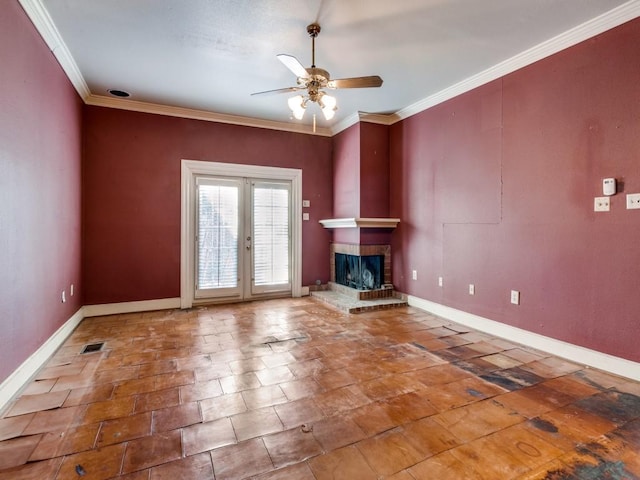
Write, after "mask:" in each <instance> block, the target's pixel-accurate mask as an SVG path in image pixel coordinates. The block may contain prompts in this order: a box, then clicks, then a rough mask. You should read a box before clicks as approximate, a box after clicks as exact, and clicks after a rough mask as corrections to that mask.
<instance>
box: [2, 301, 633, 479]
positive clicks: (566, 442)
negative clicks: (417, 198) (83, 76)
mask: <svg viewBox="0 0 640 480" xmlns="http://www.w3.org/2000/svg"><path fill="white" fill-rule="evenodd" d="M95 342H105V345H104V348H103V350H102V351H99V352H94V353H88V354H80V351H81V349H82V348H83V347H84V345H86V344H91V343H95ZM0 440H1V441H0V479H2V480H4V479H38V480H45V479H79V478H83V479H109V478H122V479H128V480H141V479H144V480H156V479H172V480H174V479H199V480H201V479H205V480H206V479H217V480H222V479H242V478H255V479H260V480H267V479H269V480H274V479H280V480H282V479H292V480H307V479H309V480H312V479H315V480H324V479H349V480H358V479H394V480H415V479H438V480H445V479H456V480H458V479H492V480H495V479H529V480H534V479H539V480H542V479H547V480H561V479H563V480H569V479H571V480H576V479H617V480H622V479H635V478H640V454H639V453H638V452H639V451H640V384H639V383H637V382H632V381H629V380H625V379H623V378H619V377H615V376H612V375H608V374H605V373H602V372H599V371H596V370H593V369H587V368H584V367H582V366H581V365H577V364H574V363H570V362H567V361H565V360H562V359H560V358H557V357H553V356H549V355H546V354H543V353H540V352H536V351H533V350H530V349H527V348H524V347H521V346H518V345H515V344H512V343H510V342H507V341H504V340H501V339H497V338H492V337H490V336H488V335H485V334H482V333H479V332H475V331H470V330H469V329H467V328H465V327H462V326H459V325H455V324H452V323H450V322H448V321H445V320H442V319H440V318H437V317H434V316H432V315H430V314H428V313H425V312H423V311H420V310H417V309H413V308H409V307H404V308H400V309H395V310H383V311H378V312H368V313H364V314H359V315H347V314H343V313H340V312H338V311H336V310H332V309H331V308H330V307H327V306H326V305H324V304H321V303H319V302H317V301H314V300H313V299H310V298H304V299H288V300H272V301H267V302H255V303H249V304H244V305H235V306H228V305H227V306H216V307H206V308H205V307H203V308H196V309H192V310H189V311H161V312H150V313H140V314H127V315H115V316H108V317H100V318H90V319H86V320H85V321H84V322H83V323H82V324H81V325H80V326H79V327H78V328H77V329H76V331H75V332H74V333H73V334H72V335H71V336H70V338H69V339H68V340H67V341H66V342H65V344H64V345H63V346H62V347H61V349H60V350H59V351H58V352H57V353H56V354H55V356H54V357H53V358H52V359H51V360H50V361H49V362H48V364H47V365H46V366H45V367H44V368H43V369H42V370H41V371H40V372H39V374H38V375H37V377H36V378H35V380H34V381H32V382H31V383H30V384H29V385H28V386H27V387H26V389H25V390H24V392H23V393H22V395H21V396H20V397H19V398H17V399H16V400H15V401H14V402H13V403H12V405H10V406H9V407H8V408H7V409H6V410H5V412H4V415H3V418H1V419H0Z"/></svg>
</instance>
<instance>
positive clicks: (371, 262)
mask: <svg viewBox="0 0 640 480" xmlns="http://www.w3.org/2000/svg"><path fill="white" fill-rule="evenodd" d="M331 281H332V282H333V283H337V284H339V285H344V286H347V287H350V288H353V289H356V290H380V289H388V288H390V287H391V246H389V245H353V244H346V243H333V244H331Z"/></svg>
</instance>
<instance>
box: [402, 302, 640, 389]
mask: <svg viewBox="0 0 640 480" xmlns="http://www.w3.org/2000/svg"><path fill="white" fill-rule="evenodd" d="M407 297H408V301H409V305H411V306H413V307H417V308H419V309H421V310H425V311H427V312H430V313H433V314H434V315H437V316H439V317H442V318H445V319H447V320H450V321H452V322H455V323H459V324H461V325H464V326H466V327H470V328H473V329H475V330H479V331H481V332H485V333H488V334H490V335H494V336H496V337H500V338H504V339H505V340H510V341H512V342H516V343H519V344H521V345H525V346H528V347H531V348H535V349H536V350H540V351H543V352H547V353H550V354H552V355H555V356H558V357H562V358H565V359H567V360H571V361H572V362H576V363H579V364H582V365H588V366H589V367H593V368H597V369H600V370H604V371H607V372H610V373H613V374H615V375H620V376H621V377H626V378H630V379H632V380H636V381H640V363H637V362H632V361H631V360H626V359H624V358H620V357H614V356H613V355H609V354H607V353H602V352H598V351H597V350H591V349H589V348H585V347H581V346H579V345H574V344H572V343H567V342H563V341H562V340H556V339H555V338H551V337H545V336H544V335H540V334H538V333H533V332H529V331H527V330H523V329H521V328H518V327H512V326H511V325H506V324H504V323H500V322H496V321H495V320H489V319H488V318H484V317H480V316H478V315H474V314H472V313H468V312H464V311H462V310H457V309H455V308H452V307H447V306H446V305H441V304H439V303H435V302H431V301H429V300H424V299H422V298H419V297H414V296H412V295H407Z"/></svg>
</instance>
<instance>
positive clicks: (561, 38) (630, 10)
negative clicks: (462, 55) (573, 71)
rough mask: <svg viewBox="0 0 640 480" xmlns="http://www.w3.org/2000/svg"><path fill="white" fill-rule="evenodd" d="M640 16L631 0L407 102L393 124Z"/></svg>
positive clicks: (637, 1)
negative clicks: (436, 90) (414, 101)
mask: <svg viewBox="0 0 640 480" xmlns="http://www.w3.org/2000/svg"><path fill="white" fill-rule="evenodd" d="M639 16H640V0H630V1H628V2H627V3H624V4H622V5H620V6H619V7H616V8H614V9H612V10H610V11H608V12H606V13H603V14H602V15H600V16H598V17H595V18H593V19H591V20H589V21H587V22H585V23H583V24H581V25H578V26H577V27H574V28H572V29H571V30H567V31H566V32H564V33H561V34H560V35H557V36H555V37H553V38H551V39H549V40H547V41H545V42H542V43H540V44H539V45H536V46H535V47H532V48H530V49H528V50H525V51H524V52H522V53H519V54H518V55H515V56H513V57H511V58H509V59H507V60H505V61H503V62H500V63H498V64H497V65H494V66H493V67H491V68H488V69H486V70H484V71H482V72H480V73H478V74H476V75H473V76H471V77H469V78H467V79H465V80H462V81H461V82H458V83H456V84H454V85H452V86H450V87H448V88H445V89H444V90H441V91H439V92H437V93H435V94H433V95H430V96H428V97H427V98H424V99H422V100H420V101H419V102H416V103H414V104H413V105H409V106H408V107H406V108H403V109H401V110H399V111H398V112H397V113H396V114H395V120H394V122H393V123H395V122H398V121H400V120H404V119H405V118H408V117H411V116H413V115H415V114H417V113H420V112H422V111H424V110H427V109H428V108H431V107H433V106H435V105H438V104H440V103H443V102H445V101H447V100H450V99H452V98H454V97H457V96H458V95H461V94H463V93H466V92H468V91H470V90H473V89H474V88H477V87H480V86H482V85H485V84H486V83H489V82H492V81H493V80H497V79H499V78H502V77H504V76H505V75H508V74H510V73H513V72H515V71H516V70H519V69H521V68H523V67H526V66H528V65H531V64H532V63H535V62H537V61H538V60H542V59H543V58H546V57H550V56H551V55H553V54H556V53H558V52H560V51H562V50H565V49H566V48H569V47H572V46H574V45H577V44H578V43H580V42H583V41H585V40H588V39H589V38H592V37H595V36H596V35H600V34H601V33H604V32H606V31H607V30H611V29H612V28H615V27H617V26H619V25H622V24H623V23H626V22H628V21H630V20H633V19H634V18H637V17H639Z"/></svg>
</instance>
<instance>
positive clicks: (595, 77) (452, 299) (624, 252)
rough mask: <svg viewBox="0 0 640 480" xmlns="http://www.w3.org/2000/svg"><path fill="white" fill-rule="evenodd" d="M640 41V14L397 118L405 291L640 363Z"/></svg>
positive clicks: (396, 265) (398, 259) (397, 253)
mask: <svg viewBox="0 0 640 480" xmlns="http://www.w3.org/2000/svg"><path fill="white" fill-rule="evenodd" d="M639 44H640V20H635V21H633V22H629V23H627V24H625V25H623V26H621V27H618V28H616V29H614V30H611V31H609V32H606V33H605V34H602V35H600V36H598V37H595V38H593V39H590V40H589V41H586V42H583V43H581V44H580V45H577V46H575V47H573V48H570V49H567V50H565V51H563V52H561V53H559V54H556V55H554V56H552V57H549V58H547V59H545V60H542V61H540V62H537V63H536V64H534V65H531V66H529V67H527V68H524V69H521V70H519V71H517V72H515V73H513V74H511V75H508V76H506V77H504V78H502V79H500V80H497V81H494V82H492V83H490V84H488V85H485V86H483V87H480V88H478V89H476V90H474V91H472V92H469V93H466V94H464V95H461V96H460V97H457V98H455V99H452V100H450V101H448V102H445V103H444V104H441V105H438V106H436V107H434V108H431V109H429V110H427V111H425V112H422V113H420V114H418V115H415V116H413V117H411V118H409V119H406V120H404V121H402V122H400V123H398V124H395V125H393V126H392V129H391V164H392V167H391V215H392V216H398V217H400V218H401V219H402V223H401V224H400V226H399V228H398V229H397V230H396V231H395V232H394V233H393V235H392V237H393V243H392V252H393V273H394V284H395V285H396V287H397V288H398V289H399V290H401V291H404V292H407V293H409V294H412V295H415V296H418V297H421V298H425V299H428V300H431V301H435V302H438V303H441V304H444V305H449V306H451V307H454V308H457V309H460V310H464V311H468V312H472V313H475V314H478V315H481V316H484V317H487V318H490V319H493V320H497V321H500V322H504V323H506V324H509V325H513V326H516V327H520V328H523V329H526V330H529V331H532V332H537V333H541V334H543V335H547V336H550V337H554V338H557V339H560V340H564V341H567V342H571V343H574V344H577V345H582V346H585V347H588V348H592V349H595V350H598V351H602V352H605V353H609V354H612V355H616V356H619V357H623V358H627V359H630V360H634V361H640V350H639V349H638V346H637V343H638V332H639V331H640V323H639V320H638V318H639V317H638V312H640V295H638V285H640V267H639V265H640V248H638V246H637V242H638V238H640V211H639V210H626V209H625V195H626V194H627V193H637V192H640V133H639V132H640V101H638V98H639V97H638V94H639V90H638V85H640V62H638V49H637V45H639ZM605 177H616V178H618V179H620V180H623V182H624V192H622V193H619V194H618V195H616V196H614V197H613V198H612V199H611V202H612V205H611V212H608V213H594V212H593V198H594V197H596V196H601V195H602V186H601V185H602V179H603V178H605ZM412 269H416V270H418V281H414V280H411V270H412ZM439 275H442V276H443V277H444V287H443V288H440V287H438V286H437V277H438V276H439ZM469 283H474V284H475V287H476V294H475V296H470V295H469V294H468V284H469ZM511 289H514V290H519V291H521V305H519V306H515V305H511V304H510V290H511Z"/></svg>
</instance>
